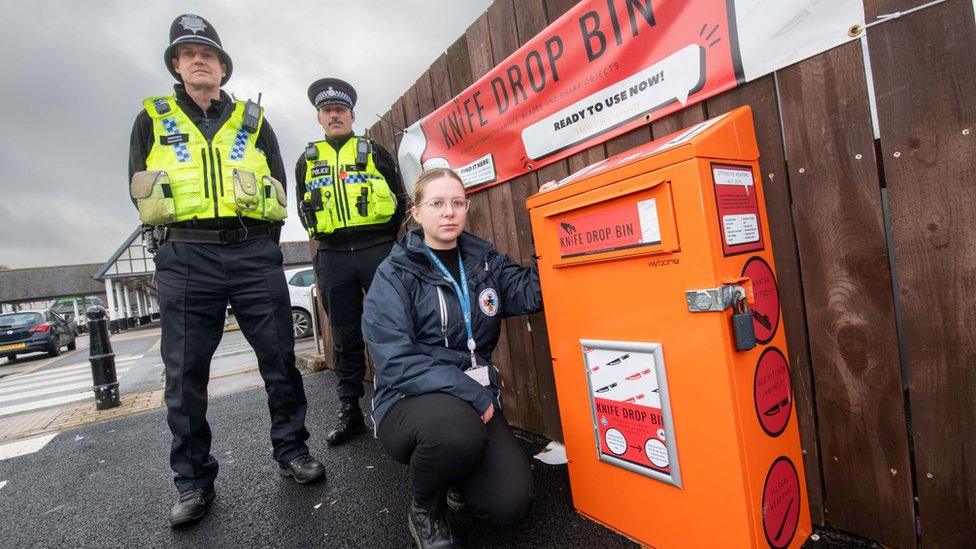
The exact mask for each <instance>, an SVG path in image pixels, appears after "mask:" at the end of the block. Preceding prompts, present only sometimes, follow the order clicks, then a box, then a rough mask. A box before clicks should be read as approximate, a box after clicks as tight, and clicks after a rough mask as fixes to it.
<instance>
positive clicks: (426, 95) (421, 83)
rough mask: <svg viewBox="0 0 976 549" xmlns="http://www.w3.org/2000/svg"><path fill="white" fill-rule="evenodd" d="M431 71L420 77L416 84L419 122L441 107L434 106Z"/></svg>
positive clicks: (428, 70)
mask: <svg viewBox="0 0 976 549" xmlns="http://www.w3.org/2000/svg"><path fill="white" fill-rule="evenodd" d="M432 68H433V65H432V66H431V69H432ZM431 69H427V70H426V71H424V74H421V75H420V78H418V79H417V83H416V84H415V85H416V86H417V115H418V116H417V120H420V118H422V117H424V116H427V115H428V114H430V113H432V112H433V111H434V109H435V108H437V107H439V106H440V105H434V89H433V86H432V85H431V82H430V71H431ZM415 122H416V120H415Z"/></svg>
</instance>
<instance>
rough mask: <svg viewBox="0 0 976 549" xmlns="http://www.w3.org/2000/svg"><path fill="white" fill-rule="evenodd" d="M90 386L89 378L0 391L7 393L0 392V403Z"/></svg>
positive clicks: (88, 387) (89, 387)
mask: <svg viewBox="0 0 976 549" xmlns="http://www.w3.org/2000/svg"><path fill="white" fill-rule="evenodd" d="M91 388H92V382H91V381H90V380H89V381H80V382H78V383H68V384H60V385H51V386H49V387H40V388H36V389H32V390H20V391H11V390H7V391H0V393H4V392H6V393H8V394H0V403H2V402H13V401H16V400H24V399H26V398H31V397H38V396H41V395H52V394H55V393H63V392H65V391H75V390H78V389H91ZM9 393H12V394H9Z"/></svg>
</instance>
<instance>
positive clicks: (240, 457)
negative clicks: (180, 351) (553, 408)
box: [0, 372, 636, 548]
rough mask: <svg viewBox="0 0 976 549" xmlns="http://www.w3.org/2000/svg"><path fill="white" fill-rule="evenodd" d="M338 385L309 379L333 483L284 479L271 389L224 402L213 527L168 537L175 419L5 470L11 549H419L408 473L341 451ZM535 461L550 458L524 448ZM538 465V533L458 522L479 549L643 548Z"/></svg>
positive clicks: (311, 421)
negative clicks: (577, 505)
mask: <svg viewBox="0 0 976 549" xmlns="http://www.w3.org/2000/svg"><path fill="white" fill-rule="evenodd" d="M334 385H335V377H334V375H333V374H332V373H331V372H322V373H317V374H312V375H310V376H306V377H305V387H306V393H307V395H308V398H309V415H308V420H307V425H308V428H309V430H310V431H311V433H312V438H311V440H310V441H309V446H310V448H311V450H312V453H313V454H314V455H316V456H318V457H319V458H320V459H322V461H323V462H325V464H326V467H327V470H328V474H329V478H328V481H326V482H325V483H321V484H316V485H311V486H298V485H296V484H294V483H293V482H292V481H291V480H289V479H285V478H283V477H281V476H280V475H278V473H277V464H275V463H274V461H272V459H271V450H270V446H269V442H268V433H267V429H268V412H267V406H266V395H265V393H264V391H263V390H261V389H254V390H249V391H244V392H239V393H235V394H232V395H228V396H223V397H218V398H213V399H211V404H210V410H209V418H210V423H211V426H212V429H213V432H214V442H213V447H212V450H211V451H212V453H213V455H214V456H216V457H217V458H218V460H219V461H220V467H221V471H220V476H219V477H218V480H217V492H218V495H217V499H216V501H215V503H214V506H213V509H212V512H211V514H210V515H209V516H208V517H207V518H206V519H204V520H203V521H202V522H201V523H200V524H198V525H196V526H194V527H192V528H190V529H188V530H171V529H168V528H166V527H165V526H164V521H165V517H166V513H167V511H168V509H169V506H170V504H171V503H172V501H173V499H174V497H175V490H174V488H173V485H172V483H171V472H170V470H169V467H168V463H167V453H168V449H169V444H170V436H169V432H168V430H167V428H166V422H165V412H164V411H163V410H159V411H155V412H150V413H147V414H143V415H139V416H133V417H128V418H124V419H120V420H116V421H112V422H107V423H102V424H99V425H93V426H87V427H83V428H80V429H78V430H74V431H68V432H63V433H60V434H59V435H57V436H56V437H55V438H54V439H53V440H52V441H50V443H48V444H47V445H46V446H44V447H43V448H42V449H40V450H38V451H36V452H35V453H32V454H28V455H23V456H20V457H14V458H11V459H7V460H3V461H0V486H2V487H0V501H3V509H4V511H3V514H4V516H3V518H2V520H0V544H2V545H3V546H5V547H176V546H178V547H207V548H217V547H235V548H236V547H314V546H325V547H410V546H411V543H412V542H411V540H410V536H409V533H408V530H407V526H406V520H407V519H406V516H407V509H408V506H409V489H408V487H409V478H408V469H407V467H406V466H404V465H401V464H399V463H396V462H395V461H393V460H392V459H391V458H389V457H387V456H386V454H385V453H384V452H383V451H382V449H381V448H380V446H379V443H378V441H377V440H376V439H374V438H373V437H371V436H368V435H367V436H362V437H359V438H358V439H356V440H354V441H352V442H350V443H348V444H346V445H343V446H340V447H338V448H328V447H327V446H326V445H325V443H324V441H323V439H322V437H323V436H324V434H325V432H326V431H327V430H328V427H329V424H330V423H331V421H332V417H333V414H334V410H335V409H336V407H337V399H336V397H335V392H334V389H333V388H334ZM522 442H523V446H524V448H525V451H526V452H527V453H528V454H530V455H531V454H534V453H536V452H537V451H538V450H539V449H540V446H541V443H540V441H538V440H528V439H527V438H526V439H523V440H522ZM532 461H533V476H534V482H535V492H536V496H535V498H534V500H533V504H532V507H531V509H530V512H529V516H528V517H527V519H526V520H525V521H524V522H523V523H521V524H519V525H516V526H514V527H510V528H504V529H496V528H492V527H489V526H488V525H485V524H483V523H481V522H479V521H478V520H477V519H475V518H474V517H472V516H471V515H470V514H469V513H465V512H460V513H454V512H452V514H451V515H450V520H451V522H452V524H453V525H454V528H455V533H456V534H457V535H458V536H459V537H460V538H461V540H462V541H464V542H465V543H466V544H467V545H468V546H469V547H601V548H604V547H608V548H612V547H636V546H635V545H634V544H632V543H631V542H629V541H628V540H626V539H624V538H622V537H620V536H618V535H616V534H614V533H612V532H611V531H610V530H607V529H605V528H603V527H601V526H599V525H597V524H596V523H593V522H591V521H589V520H587V519H585V518H583V517H581V516H579V515H577V514H576V513H575V512H574V511H573V508H572V504H571V500H570V491H569V485H568V480H567V470H566V466H565V465H562V466H549V465H544V464H542V463H539V462H538V461H535V460H532Z"/></svg>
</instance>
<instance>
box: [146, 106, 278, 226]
mask: <svg viewBox="0 0 976 549" xmlns="http://www.w3.org/2000/svg"><path fill="white" fill-rule="evenodd" d="M143 105H144V106H145V108H146V112H147V113H148V114H149V117H150V118H152V123H153V145H152V149H150V151H149V156H148V157H147V158H146V171H143V172H138V173H136V174H134V175H133V176H132V183H131V187H130V189H131V192H132V197H133V198H135V199H136V203H137V206H138V208H139V219H140V220H141V221H142V222H143V223H147V224H150V225H166V224H168V223H174V222H179V221H187V220H191V219H213V218H218V217H238V216H240V217H249V218H252V219H259V220H263V221H281V220H283V219H284V218H285V217H286V216H287V215H288V210H287V208H286V205H287V197H286V195H285V189H284V187H283V186H282V184H281V182H280V181H278V180H277V179H275V178H273V177H271V169H270V167H269V166H268V161H267V159H266V158H265V155H264V153H263V152H262V151H261V150H260V149H258V148H257V147H256V146H255V144H256V142H257V138H258V131H259V130H260V128H261V123H262V122H263V120H264V113H263V110H262V109H261V107H259V106H258V105H257V104H255V103H253V102H250V101H247V102H244V101H235V102H234V112H233V113H232V114H231V115H230V118H229V119H228V120H227V122H225V123H224V125H223V126H222V127H221V128H220V130H218V131H217V133H216V135H214V137H213V139H212V140H211V141H210V142H208V141H207V139H206V138H205V137H204V136H203V134H202V133H200V130H199V129H198V128H197V126H196V124H194V123H193V121H192V120H191V119H190V117H188V116H187V115H186V113H184V112H183V111H182V110H181V109H180V107H179V105H178V104H177V102H176V98H175V97H174V96H169V97H151V98H149V99H146V100H145V101H144V102H143Z"/></svg>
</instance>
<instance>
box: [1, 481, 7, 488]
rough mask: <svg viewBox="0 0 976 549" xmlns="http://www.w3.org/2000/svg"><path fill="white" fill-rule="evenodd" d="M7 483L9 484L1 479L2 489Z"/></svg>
mask: <svg viewBox="0 0 976 549" xmlns="http://www.w3.org/2000/svg"><path fill="white" fill-rule="evenodd" d="M6 485H7V481H5V480H0V490H3V487H4V486H6Z"/></svg>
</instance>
